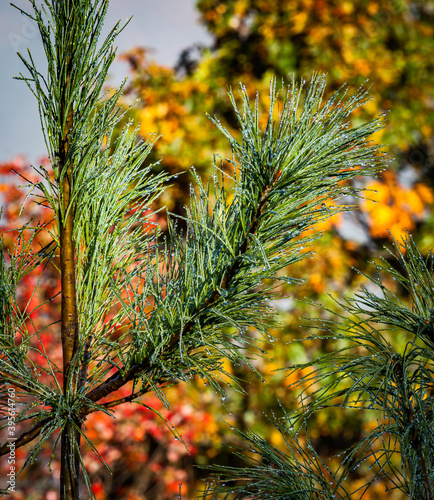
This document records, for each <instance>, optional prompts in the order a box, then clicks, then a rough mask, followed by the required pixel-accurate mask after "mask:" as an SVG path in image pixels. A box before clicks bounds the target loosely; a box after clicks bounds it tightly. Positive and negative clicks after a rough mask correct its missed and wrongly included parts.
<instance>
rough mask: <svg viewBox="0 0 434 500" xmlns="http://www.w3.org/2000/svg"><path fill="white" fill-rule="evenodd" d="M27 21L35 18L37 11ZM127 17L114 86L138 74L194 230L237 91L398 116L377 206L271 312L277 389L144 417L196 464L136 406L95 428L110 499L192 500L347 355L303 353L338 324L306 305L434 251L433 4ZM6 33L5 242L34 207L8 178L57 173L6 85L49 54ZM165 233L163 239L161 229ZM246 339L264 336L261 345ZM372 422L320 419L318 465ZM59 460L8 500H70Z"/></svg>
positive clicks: (221, 7)
mask: <svg viewBox="0 0 434 500" xmlns="http://www.w3.org/2000/svg"><path fill="white" fill-rule="evenodd" d="M18 5H20V6H24V5H26V0H21V1H20V2H18ZM130 15H134V16H135V18H134V19H133V20H132V21H131V24H130V26H129V27H127V28H126V31H125V32H124V33H123V34H122V35H121V37H120V38H119V47H120V50H119V56H118V61H117V63H116V65H115V67H114V68H113V73H112V81H113V83H119V81H120V80H121V79H122V77H123V76H124V75H125V74H128V76H129V80H128V83H127V86H126V91H125V93H124V96H123V103H122V104H123V105H125V106H127V105H128V104H129V103H132V102H134V101H135V100H136V99H137V98H140V102H139V103H138V104H137V105H136V106H135V107H134V108H133V110H132V111H131V112H130V118H132V119H133V120H134V122H135V123H136V124H139V126H140V132H141V134H142V135H146V134H148V133H153V132H155V133H156V134H158V135H161V138H160V139H159V140H158V142H157V143H156V146H155V150H154V153H153V157H152V160H153V161H157V160H161V161H160V163H159V166H157V167H155V168H156V169H164V170H166V171H169V172H171V173H173V174H182V175H179V176H178V177H177V179H176V180H175V182H174V183H173V186H172V187H171V188H170V189H168V190H167V191H166V193H165V194H164V195H163V197H162V198H161V199H160V200H159V203H160V205H165V206H167V208H168V209H169V210H170V211H172V212H175V213H179V214H182V212H183V210H184V208H183V207H184V205H185V204H186V203H188V196H187V195H188V186H189V182H190V181H191V175H190V173H189V169H190V167H191V166H193V165H194V166H195V168H196V169H197V171H198V172H199V174H200V175H201V176H203V177H204V178H206V177H207V176H208V175H209V174H210V172H211V167H212V154H213V152H216V153H219V154H220V155H221V156H222V157H223V158H224V157H225V156H228V155H229V154H230V151H229V150H228V145H227V143H226V142H225V140H224V138H223V137H222V136H221V134H219V133H218V132H217V131H216V130H215V128H214V127H213V125H212V124H211V122H210V121H209V119H208V118H207V117H206V116H205V112H206V113H208V114H210V115H214V114H215V115H217V116H218V117H219V118H220V119H221V121H222V122H224V123H225V124H226V125H227V126H228V127H229V128H231V129H232V128H233V127H234V126H235V120H234V115H233V113H232V111H231V106H230V103H229V100H228V98H227V90H228V89H229V88H232V89H233V90H234V92H235V93H236V89H237V88H238V87H239V82H242V83H243V84H244V85H245V86H246V87H247V90H248V92H249V94H250V95H251V96H252V97H253V96H254V95H255V93H256V91H259V96H260V97H259V99H260V102H261V104H263V105H264V109H266V105H267V96H268V90H269V83H270V78H271V77H272V76H273V75H276V76H277V77H278V81H280V80H281V79H283V80H285V81H289V79H290V78H291V76H292V75H293V74H294V75H295V77H296V78H298V79H299V78H304V79H306V80H307V81H308V80H309V79H310V77H311V75H312V73H313V72H314V71H316V72H321V73H327V75H328V92H329V93H331V92H333V91H334V90H336V89H338V88H339V87H340V86H341V85H343V84H344V83H346V84H348V85H349V87H350V89H351V88H357V87H358V86H359V85H367V86H371V89H370V92H371V95H372V97H373V99H372V100H370V101H368V103H367V104H366V105H365V106H364V107H363V108H362V109H360V110H359V111H357V112H356V113H355V114H354V116H353V125H355V126H357V124H359V123H361V122H362V121H365V120H369V119H370V118H373V117H375V116H377V115H378V114H380V113H386V114H387V126H386V128H385V129H384V131H382V132H380V133H377V134H376V136H375V137H374V138H373V139H374V140H375V141H377V142H381V143H384V144H387V145H388V151H389V155H390V157H391V158H393V160H392V161H391V166H390V169H388V170H387V171H385V172H383V174H382V176H380V177H379V178H377V179H370V180H367V181H364V184H365V186H366V188H368V189H370V190H371V191H370V192H369V196H368V198H369V200H362V201H357V200H350V201H352V202H354V203H356V204H358V210H356V211H354V212H352V213H350V214H345V215H341V216H340V217H337V218H335V219H334V220H332V221H331V222H330V223H328V224H327V225H324V227H323V228H322V229H323V230H324V237H323V238H322V239H321V240H320V241H318V242H316V243H315V245H314V248H313V251H314V252H315V258H313V259H306V260H305V261H303V262H302V263H301V264H300V265H298V266H296V267H292V268H290V269H288V273H290V274H291V275H293V276H297V277H300V278H303V279H304V280H305V282H304V285H301V286H298V287H297V288H294V287H288V288H284V287H283V288H282V289H281V292H282V294H283V297H284V298H283V299H282V300H280V301H276V302H275V303H274V306H275V307H276V309H277V311H278V314H279V318H280V324H281V327H280V328H278V329H276V330H275V331H273V332H271V333H272V334H273V335H274V336H275V337H276V339H277V340H276V341H275V342H269V343H265V344H262V345H261V347H263V348H265V349H266V351H267V353H268V360H267V359H260V360H258V361H255V364H256V367H257V369H258V370H259V371H260V372H261V374H262V375H263V377H264V378H265V379H266V384H263V383H262V381H261V379H260V378H259V377H256V376H255V375H254V374H252V373H251V372H249V371H248V370H247V369H245V368H244V367H242V366H241V367H239V366H237V367H235V366H227V367H226V368H227V370H228V371H229V372H232V373H234V374H235V375H237V376H239V377H241V378H242V379H243V380H244V382H243V387H244V389H245V393H244V394H240V393H238V392H235V391H233V390H231V389H230V388H229V389H228V390H227V393H228V398H227V400H226V401H224V402H222V401H220V400H219V399H218V398H217V396H215V395H214V394H213V393H212V392H211V391H209V390H208V388H207V387H204V386H203V383H201V382H200V381H199V380H198V381H193V383H192V385H191V386H185V385H179V386H176V387H173V388H171V389H170V390H168V398H169V400H170V401H171V403H172V406H171V410H170V411H169V412H168V411H166V410H165V409H164V408H162V407H161V403H160V402H159V400H158V399H157V398H153V397H152V396H151V397H147V398H146V403H147V404H149V405H150V406H153V407H155V408H156V409H157V410H159V411H162V412H163V413H164V414H165V415H166V416H167V417H168V419H169V420H170V421H171V423H172V424H173V425H174V426H176V427H177V429H178V430H179V431H180V433H181V434H182V436H183V438H184V441H185V444H186V445H187V448H188V451H187V449H186V447H185V446H184V445H183V444H182V443H181V442H180V441H179V440H178V441H177V440H175V439H174V438H173V435H172V434H171V432H170V429H168V428H166V427H165V426H164V424H163V423H162V422H161V421H160V420H158V419H157V418H156V417H155V415H154V414H152V413H151V412H149V411H148V410H146V409H145V408H144V407H142V406H139V405H132V404H127V405H123V406H121V407H119V408H118V409H116V419H111V418H109V417H107V416H105V415H97V414H93V415H91V416H90V417H89V418H88V420H87V422H86V426H87V432H88V435H89V437H90V438H91V439H93V440H94V442H95V444H96V446H97V448H98V450H99V452H100V453H101V454H102V455H103V457H104V458H105V459H106V461H107V462H108V463H109V464H110V466H111V467H112V470H113V476H111V475H110V474H109V473H108V472H107V471H106V469H105V468H104V466H103V465H102V464H101V463H100V462H99V461H98V459H97V458H96V457H95V455H93V453H92V452H91V451H90V450H88V451H87V452H86V454H85V464H86V467H87V469H88V472H89V474H90V475H91V477H92V481H93V485H94V489H95V492H96V495H97V498H99V499H105V498H107V499H118V498H119V499H121V498H122V499H128V500H143V499H147V500H151V499H152V500H153V499H157V500H159V499H161V500H166V499H173V498H177V497H181V498H183V499H190V498H194V497H195V495H197V492H198V491H199V489H200V488H201V483H200V480H201V479H202V478H203V477H206V475H207V472H206V471H205V470H203V469H201V468H200V466H203V465H207V464H211V463H219V464H229V463H230V464H234V463H235V461H236V460H235V459H234V458H233V457H232V456H231V449H230V447H231V446H232V445H234V444H237V443H236V439H235V437H234V435H233V433H232V432H231V429H230V426H231V425H236V426H237V427H238V428H240V429H242V430H243V429H247V428H249V429H253V430H255V431H257V432H258V433H260V434H261V435H262V436H263V437H265V438H266V439H268V440H269V441H270V442H271V443H273V444H274V445H276V446H284V443H283V440H282V436H281V434H280V433H279V432H278V431H277V430H276V429H275V427H274V426H273V424H272V423H271V421H270V419H269V418H268V416H269V415H271V413H272V412H274V413H275V414H276V415H279V414H281V413H282V411H283V410H282V408H285V410H286V411H290V410H291V409H294V408H296V407H297V399H296V394H294V391H293V390H291V384H293V383H294V381H295V380H294V378H293V377H296V375H294V376H292V378H291V377H290V378H288V377H287V372H285V370H283V371H282V370H279V369H281V368H284V367H287V366H289V365H291V363H300V362H303V361H304V360H308V359H311V358H313V357H314V356H316V355H318V354H320V353H321V352H327V351H330V350H331V349H333V347H335V346H334V345H333V341H332V340H330V341H328V342H325V341H324V342H323V343H322V344H320V345H319V344H318V343H314V342H305V343H304V344H300V343H297V342H294V340H297V339H300V338H303V337H305V336H307V335H308V334H309V333H311V330H310V327H309V325H308V322H307V320H305V319H303V318H302V317H310V318H318V317H326V315H330V314H331V313H326V312H324V311H321V310H318V309H314V308H312V307H311V306H308V305H307V304H306V302H304V300H305V299H313V300H317V301H319V302H321V303H323V304H325V305H327V306H328V307H329V308H330V309H332V310H333V309H337V305H336V304H335V302H334V301H333V300H332V298H333V297H335V298H336V297H343V296H345V295H347V296H348V295H351V294H354V292H355V291H356V290H357V289H358V288H359V287H360V286H361V285H362V284H366V279H365V278H364V276H363V275H362V274H359V273H357V272H356V271H355V270H354V268H357V269H360V270H361V271H362V272H364V273H367V274H370V273H372V272H373V267H372V265H371V264H370V262H371V261H372V259H374V258H378V257H379V256H383V257H384V258H386V259H387V258H389V257H388V254H387V252H385V250H384V245H388V244H389V243H390V238H391V235H393V236H394V237H395V238H400V237H401V236H403V235H405V234H406V232H410V233H411V234H412V235H413V236H414V238H415V241H416V242H417V244H418V245H419V247H420V249H421V250H422V252H424V253H426V252H427V251H428V249H429V248H432V247H433V246H434V232H433V230H434V217H433V210H432V209H433V203H434V134H433V129H434V112H433V111H434V109H433V108H434V91H433V89H434V81H433V65H434V2H432V1H429V0H415V1H410V0H353V1H344V0H228V1H219V0H198V1H196V2H194V1H188V0H170V1H169V0H160V1H157V0H155V1H150V0H146V1H144V0H140V1H138V0H125V1H122V2H121V1H120V0H119V1H118V0H112V2H111V8H110V11H109V16H108V19H107V26H110V25H112V24H114V22H115V21H117V19H119V18H123V19H126V18H128V17H129V16H130ZM17 18H18V19H17ZM0 19H1V22H0V23H1V24H0V27H1V31H2V35H5V36H2V38H1V50H2V52H1V57H2V62H3V61H4V62H5V64H3V65H2V66H3V67H5V71H4V72H3V74H2V76H1V78H2V81H1V85H2V90H3V99H1V102H0V106H1V108H0V112H1V113H0V114H1V120H2V122H1V130H2V149H1V152H0V154H1V157H0V161H1V162H2V163H1V165H0V191H1V196H2V200H3V206H4V209H3V216H2V219H1V222H0V224H1V226H2V227H1V229H2V230H6V229H11V228H13V227H15V226H14V224H15V220H16V218H17V216H18V214H19V211H20V206H21V203H22V201H23V199H24V196H25V193H24V192H23V190H17V189H14V188H13V187H14V186H15V185H18V184H20V183H21V181H20V180H17V178H16V177H13V176H11V175H10V171H11V169H12V168H13V169H15V170H16V171H18V172H20V173H21V174H22V175H24V176H26V177H34V176H35V175H36V174H35V173H34V172H33V171H32V170H31V167H30V163H31V162H33V163H36V164H38V163H43V164H46V163H47V160H46V159H44V149H43V141H42V136H41V133H40V132H39V129H38V127H39V125H38V122H37V119H38V117H37V112H36V104H35V102H34V101H33V100H32V99H31V96H30V92H29V91H28V90H26V89H25V88H24V86H23V84H22V83H20V82H13V83H11V82H10V81H9V79H10V77H11V76H12V75H13V74H17V73H19V72H20V71H22V68H21V67H20V65H19V64H18V63H17V62H16V60H15V59H12V56H11V54H12V53H13V52H14V51H15V49H16V50H19V51H23V50H24V49H25V47H26V46H30V48H31V49H32V50H34V51H35V52H36V53H37V51H38V43H39V40H38V37H37V36H36V33H35V31H34V27H33V28H32V26H31V25H30V24H28V23H27V22H24V21H23V20H22V18H21V16H20V15H19V14H17V13H16V12H14V10H13V9H12V8H10V7H9V6H8V5H6V3H5V4H2V5H1V6H0ZM32 29H33V31H32ZM26 43H27V45H26ZM14 44H15V45H14ZM12 61H14V62H12ZM234 133H235V131H234ZM223 167H224V161H223ZM347 201H348V200H347ZM23 217H24V218H25V217H27V218H29V217H33V218H35V219H37V218H40V219H44V218H46V217H48V216H47V214H46V213H45V212H44V211H43V209H42V208H41V207H39V206H37V205H35V204H32V203H27V204H26V209H25V212H24V213H23V214H22V218H23ZM159 222H160V223H161V224H162V225H163V226H164V216H161V218H160V221H159ZM15 235H16V233H15V231H10V232H7V233H5V245H6V246H7V245H8V244H10V241H11V239H12V238H14V237H15ZM36 279H37V276H33V275H30V276H29V277H28V282H27V283H25V284H24V286H23V288H22V300H23V304H27V303H28V302H29V300H30V301H31V302H32V306H31V307H33V304H34V305H36V304H37V303H38V302H40V301H41V300H42V299H44V298H45V299H46V298H49V297H51V296H53V295H55V294H56V293H57V292H58V291H59V281H58V279H57V276H56V274H55V273H54V271H53V270H51V271H50V270H49V269H48V270H47V272H46V273H45V276H44V278H43V281H42V286H41V287H40V289H39V292H38V294H36V295H34V296H31V290H32V286H33V285H34V284H35V283H36ZM390 286H391V287H392V288H394V290H395V292H396V293H397V294H398V295H400V296H402V294H403V291H402V290H399V289H397V288H396V285H395V284H394V283H390ZM402 299H403V300H405V299H406V298H405V297H404V296H402ZM58 315H59V303H58V300H57V299H55V300H54V301H52V302H51V303H50V305H46V306H43V307H41V308H38V309H37V310H35V312H34V313H33V316H32V320H33V321H34V322H35V324H36V325H42V324H47V323H49V322H50V321H53V320H56V319H57V318H58ZM249 333H250V335H252V337H255V336H256V332H254V331H252V332H249ZM45 335H46V339H45V340H46V342H47V343H48V344H49V346H51V349H52V352H53V353H54V354H53V355H59V347H58V331H57V330H56V326H53V327H52V328H51V329H48V330H47V331H46V334H45ZM56 350H57V351H56ZM56 353H57V354H56ZM276 370H277V371H276ZM375 418H377V416H373V415H370V414H368V413H361V412H359V413H356V412H346V413H344V412H342V411H340V410H338V409H334V410H328V411H327V412H324V413H321V414H318V415H317V416H316V418H315V419H312V421H311V423H310V426H311V428H310V437H311V439H312V441H313V443H314V445H315V446H316V448H317V450H318V451H319V452H320V453H321V455H322V456H324V457H330V456H333V455H335V454H337V453H339V452H340V450H342V449H343V448H345V447H346V446H348V445H350V444H352V443H355V442H356V441H357V440H358V439H360V437H361V436H362V435H363V434H364V433H365V432H367V431H369V430H370V429H372V426H373V425H376V421H375ZM224 422H226V423H224ZM50 454H51V448H49V447H47V449H46V451H45V452H43V453H42V454H41V456H40V457H39V460H38V462H36V463H35V464H34V465H32V466H31V467H30V468H29V469H28V470H27V472H25V473H23V475H22V477H21V478H19V479H18V489H17V493H16V494H15V495H14V496H11V498H13V499H24V498H26V499H31V500H39V499H46V500H55V499H56V498H58V494H57V491H58V473H59V461H58V457H57V455H56V456H55V459H54V461H53V462H52V464H51V468H52V470H53V474H51V475H50V474H49V473H48V471H47V470H46V468H45V465H46V464H47V462H48V460H49V458H50ZM18 455H19V460H20V461H21V463H22V462H23V461H24V460H25V457H26V456H27V452H26V450H20V451H19V454H18ZM334 460H335V461H336V460H337V459H334ZM197 466H199V467H197ZM370 473H371V472H370V471H369V469H368V468H367V469H366V470H363V469H362V470H359V471H357V472H355V473H354V474H353V476H352V477H351V481H352V486H357V485H358V484H362V483H363V481H364V479H365V478H366V477H367V476H368V475H369V474H370ZM353 489H356V488H353ZM355 498H358V496H357V495H356V496H355ZM363 498H365V499H383V498H399V496H398V495H397V494H396V493H393V492H392V493H385V484H384V482H382V481H380V480H378V481H377V482H375V483H374V485H373V486H372V487H371V488H370V489H369V490H368V492H367V493H366V494H365V496H364V497H363Z"/></svg>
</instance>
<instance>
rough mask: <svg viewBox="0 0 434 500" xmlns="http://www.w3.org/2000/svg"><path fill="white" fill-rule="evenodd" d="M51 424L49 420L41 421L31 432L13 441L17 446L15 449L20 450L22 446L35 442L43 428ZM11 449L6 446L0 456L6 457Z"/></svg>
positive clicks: (1, 449)
mask: <svg viewBox="0 0 434 500" xmlns="http://www.w3.org/2000/svg"><path fill="white" fill-rule="evenodd" d="M47 422H49V419H44V420H41V421H40V422H38V423H37V424H36V425H35V427H33V429H30V430H29V431H27V432H25V433H24V434H21V436H20V437H19V438H18V439H17V440H16V441H13V443H14V445H15V449H16V448H20V447H21V446H24V445H25V444H27V443H30V441H33V439H35V438H36V437H38V436H39V433H40V432H41V430H42V427H43V426H44V425H45V424H46V423H47ZM9 451H10V449H9V447H8V446H7V443H6V444H4V445H3V446H2V447H1V448H0V456H2V455H6V453H9Z"/></svg>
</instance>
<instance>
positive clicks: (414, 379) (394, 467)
mask: <svg viewBox="0 0 434 500" xmlns="http://www.w3.org/2000/svg"><path fill="white" fill-rule="evenodd" d="M393 243H394V250H395V252H393V251H391V250H389V252H390V254H391V256H392V259H393V260H392V263H390V262H389V260H388V259H386V258H382V259H381V261H380V262H379V263H377V264H376V271H377V276H375V277H372V276H368V275H365V276H366V277H367V278H368V280H369V281H370V282H371V283H373V284H375V286H376V287H375V288H374V290H375V293H374V291H372V289H370V288H368V287H363V288H362V289H361V291H360V292H358V293H356V294H355V295H354V297H351V298H347V299H346V300H345V301H344V302H342V303H340V306H341V307H342V314H341V318H340V319H341V321H336V320H335V319H330V320H324V319H322V320H321V323H322V326H320V327H318V328H319V329H320V330H322V331H325V332H326V333H325V334H323V335H318V336H313V337H310V339H312V338H315V339H317V340H320V339H329V338H331V337H332V338H334V339H337V340H339V343H340V344H341V348H340V349H339V350H334V351H332V352H329V353H327V354H325V355H323V356H321V358H319V359H316V360H314V361H312V362H310V363H306V364H303V365H299V366H293V367H292V368H291V369H292V370H295V371H298V370H300V369H303V368H306V367H312V368H314V369H315V370H314V371H313V372H310V373H309V375H305V376H301V377H300V378H299V381H298V383H297V385H298V386H299V387H300V388H302V390H301V394H300V397H301V408H302V409H301V411H300V412H298V413H296V414H288V415H285V416H284V417H283V418H281V419H276V420H275V425H276V427H277V428H278V429H279V431H280V432H281V433H282V436H283V437H284V440H285V442H286V445H287V451H285V452H284V451H282V450H278V449H276V448H275V447H273V446H271V445H270V444H269V443H268V442H267V441H266V440H264V439H262V438H261V437H260V436H258V435H257V434H255V433H253V432H247V433H242V432H240V431H235V432H236V433H237V434H238V435H240V436H241V437H242V438H243V439H244V441H245V442H246V446H247V448H246V449H247V450H248V451H250V452H252V451H253V454H252V453H251V454H250V458H249V459H248V464H246V467H245V468H243V467H241V468H230V467H220V468H219V467H216V468H214V469H215V470H217V471H218V472H219V473H220V474H222V475H223V476H224V479H223V478H222V479H221V481H226V482H227V481H230V480H232V481H234V480H238V481H239V483H238V484H236V485H235V486H233V485H231V486H230V487H229V486H228V487H223V486H222V484H221V482H219V483H217V484H216V485H214V486H211V485H210V486H209V491H208V492H210V491H211V490H212V491H213V492H214V495H217V493H218V494H220V495H221V494H222V492H226V493H227V492H229V491H230V492H234V493H235V492H236V495H235V498H240V499H241V498H249V499H266V498H268V499H273V500H278V499H281V500H283V499H292V498H294V499H295V498H297V499H306V500H313V499H333V498H348V499H350V498H355V496H354V495H357V498H361V497H362V495H363V493H364V492H366V491H367V490H368V489H369V487H370V485H371V484H372V483H373V482H374V481H375V480H376V479H377V478H378V477H383V478H386V479H387V481H388V484H389V485H390V486H387V489H388V490H389V491H390V490H394V489H396V490H399V491H401V492H402V493H403V494H405V495H406V496H408V498H410V499H413V500H416V499H417V500H419V499H421V500H422V499H423V500H430V499H432V498H434V457H433V449H434V430H433V429H434V385H433V380H434V363H433V359H434V254H433V253H432V251H431V252H430V253H429V254H428V256H427V257H425V258H424V257H423V256H422V254H421V253H420V251H419V250H418V248H417V246H416V245H415V243H414V241H413V239H412V238H411V237H410V236H408V237H407V238H405V239H403V240H402V242H398V241H396V240H394V241H393ZM394 281H395V282H396V284H398V286H400V287H402V290H404V291H405V292H406V293H405V295H406V296H407V297H408V303H405V302H403V299H402V298H400V297H398V295H396V294H395V293H394V292H393V291H391V290H390V283H393V282H394ZM388 282H389V286H387V283H388ZM329 312H332V313H333V314H336V313H334V312H333V311H329ZM402 332H405V337H406V340H405V342H404V343H403V342H400V341H399V335H400V334H402ZM343 345H344V347H342V346H343ZM313 387H316V389H314V390H310V389H312V388H313ZM336 406H337V407H342V408H344V409H351V410H354V409H356V410H363V411H370V412H371V413H374V415H373V416H372V420H374V421H375V420H376V422H377V425H376V426H375V428H374V429H373V430H372V431H371V432H370V433H369V434H368V435H366V436H365V437H363V439H362V440H361V441H360V442H357V443H356V444H355V445H353V446H352V447H351V448H349V449H347V450H345V451H344V452H343V453H342V454H341V456H342V459H341V464H340V467H339V468H338V469H337V470H332V469H331V467H330V465H328V464H327V463H326V462H325V461H324V460H322V459H321V458H320V456H319V455H318V453H316V451H315V449H314V447H313V446H312V443H311V442H310V441H309V437H308V433H307V435H306V434H305V436H304V437H305V438H306V437H307V446H306V447H303V446H302V445H301V444H300V443H299V438H300V436H301V435H302V434H303V431H304V430H305V429H307V428H308V420H309V418H310V417H311V416H312V415H313V414H314V413H316V412H320V411H324V410H325V409H326V408H332V407H336ZM288 425H289V426H290V429H289V430H288ZM241 456H243V457H245V455H243V454H242V453H241ZM369 464H371V465H369ZM368 465H369V468H372V467H374V470H375V473H374V474H373V475H372V477H371V478H370V479H367V480H366V483H365V484H364V485H363V486H361V487H358V488H357V489H356V491H351V490H350V489H348V487H345V486H344V484H345V480H346V479H348V477H349V476H350V474H351V471H352V470H355V469H358V468H359V467H360V468H361V469H362V470H363V469H364V470H365V472H366V471H367V470H368V467H367V466H368ZM219 498H221V496H220V497H219ZM230 498H233V496H231V497H230Z"/></svg>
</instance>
